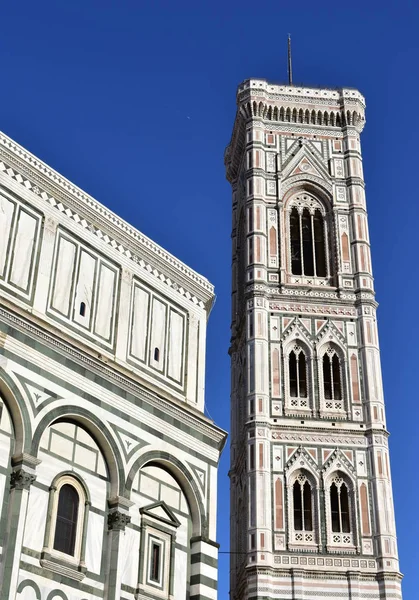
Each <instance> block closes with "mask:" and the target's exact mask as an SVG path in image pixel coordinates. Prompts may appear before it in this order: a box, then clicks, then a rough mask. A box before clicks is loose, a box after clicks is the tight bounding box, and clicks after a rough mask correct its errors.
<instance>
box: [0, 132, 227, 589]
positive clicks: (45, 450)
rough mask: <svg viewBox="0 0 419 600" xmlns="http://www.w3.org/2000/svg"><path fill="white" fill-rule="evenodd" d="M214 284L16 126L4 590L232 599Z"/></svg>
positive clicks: (1, 443)
mask: <svg viewBox="0 0 419 600" xmlns="http://www.w3.org/2000/svg"><path fill="white" fill-rule="evenodd" d="M213 297H214V295H213V287H212V286H211V284H210V283H209V282H208V281H207V280H206V279H205V278H203V277H201V276H200V275H198V274H197V273H195V272H194V271H192V270H191V269H189V268H188V267H187V266H186V265H184V264H183V263H181V262H180V261H178V260H177V259H176V258H175V257H173V256H172V255H170V254H169V253H167V252H166V251H165V250H163V248H161V247H159V246H157V245H156V244H154V243H153V242H152V241H151V240H150V239H148V238H147V237H146V236H144V235H143V234H141V233H140V232H139V231H137V230H135V229H133V228H132V227H131V226H130V225H128V224H127V223H125V222H124V221H122V220H121V219H119V218H118V217H117V216H116V215H115V214H113V213H111V212H110V211H108V210H107V209H106V208H105V207H104V206H102V205H100V204H99V203H98V202H96V201H95V200H94V199H93V198H91V197H90V196H88V195H87V194H85V193H84V192H82V191H81V190H80V189H78V188H76V187H75V186H73V185H72V184H71V183H70V182H69V181H67V180H66V179H64V178H63V177H62V176H60V175H59V174H58V173H56V172H54V171H52V170H51V169H50V168H49V167H47V166H46V165H45V164H43V163H42V162H41V161H39V160H38V159H36V158H35V157H34V156H33V155H31V154H30V153H29V152H28V151H26V150H25V149H23V148H21V147H20V146H18V145H17V144H15V143H14V142H13V141H12V140H10V139H9V138H7V137H6V136H5V135H3V134H1V135H0V450H1V452H0V501H1V514H0V550H1V555H0V580H1V582H2V586H1V592H0V597H1V598H2V600H3V599H4V600H6V599H12V598H13V599H14V598H17V599H25V600H32V599H34V600H35V599H36V600H52V599H53V598H62V599H64V600H78V599H79V600H87V599H93V598H106V599H115V600H116V599H119V598H121V599H126V600H129V599H134V598H135V599H137V600H141V599H144V600H145V599H153V598H185V599H186V598H189V599H192V598H194V599H196V600H197V599H199V598H202V599H204V598H213V599H215V598H216V597H217V591H216V588H217V584H216V582H217V554H218V545H217V543H216V529H215V521H216V491H217V489H216V488H217V481H216V477H217V465H218V460H219V456H220V452H221V449H222V447H223V444H224V441H225V433H224V432H223V431H221V430H220V429H219V428H217V427H216V426H215V425H214V424H213V423H212V422H211V421H210V420H209V419H208V418H206V417H205V416H204V414H203V408H204V375H205V372H204V371H205V335H206V324H207V319H208V316H209V312H210V310H211V306H212V302H213Z"/></svg>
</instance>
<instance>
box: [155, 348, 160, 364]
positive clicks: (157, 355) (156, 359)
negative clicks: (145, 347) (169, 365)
mask: <svg viewBox="0 0 419 600" xmlns="http://www.w3.org/2000/svg"><path fill="white" fill-rule="evenodd" d="M154 360H155V361H156V362H159V360H160V350H159V349H158V348H154Z"/></svg>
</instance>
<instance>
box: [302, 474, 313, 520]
mask: <svg viewBox="0 0 419 600" xmlns="http://www.w3.org/2000/svg"><path fill="white" fill-rule="evenodd" d="M303 504H304V529H305V530H306V531H312V529H313V516H312V512H311V487H310V484H309V482H308V481H306V482H305V484H304V487H303Z"/></svg>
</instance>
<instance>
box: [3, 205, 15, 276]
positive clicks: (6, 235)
mask: <svg viewBox="0 0 419 600" xmlns="http://www.w3.org/2000/svg"><path fill="white" fill-rule="evenodd" d="M14 210H15V205H14V204H13V202H10V200H7V198H5V197H4V196H1V195H0V277H3V276H4V271H5V266H6V258H7V246H8V243H9V239H10V233H11V226H12V220H13V213H14Z"/></svg>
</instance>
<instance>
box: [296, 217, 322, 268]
mask: <svg viewBox="0 0 419 600" xmlns="http://www.w3.org/2000/svg"><path fill="white" fill-rule="evenodd" d="M325 227H326V224H325V221H324V218H323V216H322V214H321V212H320V211H319V210H315V211H314V213H313V214H310V211H309V210H308V209H307V208H305V209H304V210H303V211H302V213H299V212H298V210H297V209H296V208H293V209H292V210H291V214H290V243H291V272H292V274H293V275H306V276H309V277H311V276H317V277H326V276H327V260H326V244H325V242H326V235H325Z"/></svg>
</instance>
